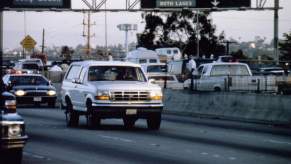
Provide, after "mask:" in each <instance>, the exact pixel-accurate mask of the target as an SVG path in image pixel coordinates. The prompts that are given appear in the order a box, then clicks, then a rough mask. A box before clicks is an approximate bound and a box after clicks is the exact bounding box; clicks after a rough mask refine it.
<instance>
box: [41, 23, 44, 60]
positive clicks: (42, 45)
mask: <svg viewBox="0 0 291 164" xmlns="http://www.w3.org/2000/svg"><path fill="white" fill-rule="evenodd" d="M44 40H45V31H44V29H43V30H42V44H41V53H42V54H43V53H44V47H45V45H44V44H45V43H44Z"/></svg>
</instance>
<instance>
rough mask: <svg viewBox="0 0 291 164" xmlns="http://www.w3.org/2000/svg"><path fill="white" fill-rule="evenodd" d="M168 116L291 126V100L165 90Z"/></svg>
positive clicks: (245, 94) (278, 97)
mask: <svg viewBox="0 0 291 164" xmlns="http://www.w3.org/2000/svg"><path fill="white" fill-rule="evenodd" d="M164 95H165V101H164V104H165V111H166V112H169V113H177V114H185V115H193V116H206V117H213V118H224V119H225V118H226V119H232V120H241V121H249V122H261V123H271V124H290V123H291V101H290V98H291V96H281V95H271V94H252V93H223V92H222V93H213V92H209V93H199V94H197V93H190V92H188V91H175V90H165V91H164Z"/></svg>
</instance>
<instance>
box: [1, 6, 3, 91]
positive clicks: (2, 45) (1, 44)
mask: <svg viewBox="0 0 291 164" xmlns="http://www.w3.org/2000/svg"><path fill="white" fill-rule="evenodd" d="M2 65H3V11H2V9H0V66H1V71H0V78H1V79H0V80H2V76H3V75H2ZM0 88H1V90H0V94H2V92H3V91H2V86H1V87H0Z"/></svg>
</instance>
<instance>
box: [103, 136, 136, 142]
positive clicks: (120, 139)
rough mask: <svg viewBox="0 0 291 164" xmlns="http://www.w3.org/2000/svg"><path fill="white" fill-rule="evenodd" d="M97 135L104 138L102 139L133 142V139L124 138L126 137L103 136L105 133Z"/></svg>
mask: <svg viewBox="0 0 291 164" xmlns="http://www.w3.org/2000/svg"><path fill="white" fill-rule="evenodd" d="M99 137H101V138H104V139H111V140H114V141H121V142H126V143H134V141H133V140H130V139H126V138H120V137H112V136H105V135H99Z"/></svg>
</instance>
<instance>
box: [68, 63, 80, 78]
mask: <svg viewBox="0 0 291 164" xmlns="http://www.w3.org/2000/svg"><path fill="white" fill-rule="evenodd" d="M80 69H81V66H79V65H73V66H72V67H71V68H70V70H69V73H68V75H67V77H66V79H67V80H73V79H77V78H79V74H80Z"/></svg>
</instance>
